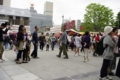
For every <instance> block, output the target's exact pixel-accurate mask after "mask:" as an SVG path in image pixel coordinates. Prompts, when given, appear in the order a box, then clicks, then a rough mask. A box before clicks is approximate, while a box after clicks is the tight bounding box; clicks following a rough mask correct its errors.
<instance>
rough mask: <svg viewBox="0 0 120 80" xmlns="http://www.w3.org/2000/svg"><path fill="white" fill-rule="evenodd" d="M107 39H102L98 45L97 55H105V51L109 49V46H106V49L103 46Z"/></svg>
mask: <svg viewBox="0 0 120 80" xmlns="http://www.w3.org/2000/svg"><path fill="white" fill-rule="evenodd" d="M104 38H105V37H103V38H101V39H100V41H99V43H98V45H97V50H96V53H97V54H98V55H103V52H104V50H105V49H106V48H107V47H108V45H106V46H105V47H104V46H103V40H104Z"/></svg>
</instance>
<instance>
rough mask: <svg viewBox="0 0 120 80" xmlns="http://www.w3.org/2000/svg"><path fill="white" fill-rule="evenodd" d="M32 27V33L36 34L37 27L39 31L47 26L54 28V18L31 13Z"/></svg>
mask: <svg viewBox="0 0 120 80" xmlns="http://www.w3.org/2000/svg"><path fill="white" fill-rule="evenodd" d="M30 26H31V32H32V33H33V32H34V27H35V26H38V27H39V29H42V27H45V26H47V27H52V17H50V16H47V15H43V14H36V13H31V18H30Z"/></svg>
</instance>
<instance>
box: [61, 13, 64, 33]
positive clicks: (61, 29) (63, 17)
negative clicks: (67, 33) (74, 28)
mask: <svg viewBox="0 0 120 80" xmlns="http://www.w3.org/2000/svg"><path fill="white" fill-rule="evenodd" d="M63 26H64V15H62V26H61V31H62V29H63Z"/></svg>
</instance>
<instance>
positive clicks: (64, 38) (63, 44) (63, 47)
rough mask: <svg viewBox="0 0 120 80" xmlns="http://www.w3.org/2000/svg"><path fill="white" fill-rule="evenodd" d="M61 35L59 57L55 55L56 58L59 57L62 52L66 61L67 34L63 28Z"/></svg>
mask: <svg viewBox="0 0 120 80" xmlns="http://www.w3.org/2000/svg"><path fill="white" fill-rule="evenodd" d="M62 31H63V33H62V36H61V37H60V43H61V44H60V52H59V55H57V57H61V53H62V51H63V53H64V55H65V57H64V59H68V54H67V50H66V45H67V33H66V32H65V28H63V30H62Z"/></svg>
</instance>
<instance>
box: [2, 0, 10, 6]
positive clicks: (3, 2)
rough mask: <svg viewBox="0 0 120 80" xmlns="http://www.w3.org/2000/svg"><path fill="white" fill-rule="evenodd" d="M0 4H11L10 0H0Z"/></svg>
mask: <svg viewBox="0 0 120 80" xmlns="http://www.w3.org/2000/svg"><path fill="white" fill-rule="evenodd" d="M0 5H3V6H6V7H10V5H11V0H0Z"/></svg>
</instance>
